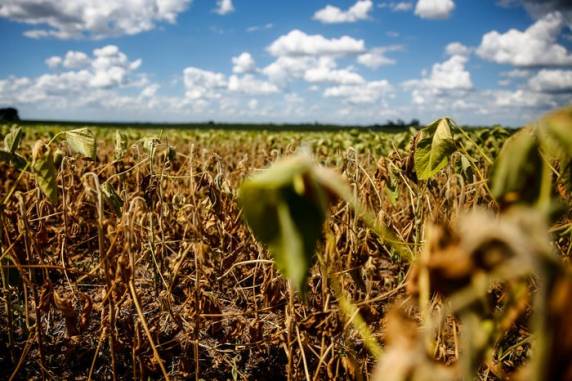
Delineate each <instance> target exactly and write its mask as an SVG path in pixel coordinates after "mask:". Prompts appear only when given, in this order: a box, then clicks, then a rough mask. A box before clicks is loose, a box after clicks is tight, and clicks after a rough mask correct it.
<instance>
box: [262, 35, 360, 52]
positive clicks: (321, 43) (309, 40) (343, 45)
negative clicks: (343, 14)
mask: <svg viewBox="0 0 572 381" xmlns="http://www.w3.org/2000/svg"><path fill="white" fill-rule="evenodd" d="M267 50H268V52H269V53H270V54H272V55H273V56H278V57H280V56H321V55H340V56H341V55H348V54H357V53H361V52H363V51H364V50H365V44H364V41H363V40H356V39H354V38H352V37H349V36H342V37H340V38H332V39H328V38H326V37H324V36H322V35H320V34H315V35H308V34H306V33H304V32H302V31H300V30H297V29H295V30H293V31H291V32H290V33H288V34H287V35H283V36H280V37H279V38H278V39H276V40H275V41H274V42H273V43H272V44H271V45H270V46H269V47H268V48H267Z"/></svg>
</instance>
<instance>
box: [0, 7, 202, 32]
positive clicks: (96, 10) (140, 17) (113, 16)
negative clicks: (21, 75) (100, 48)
mask: <svg viewBox="0 0 572 381" xmlns="http://www.w3.org/2000/svg"><path fill="white" fill-rule="evenodd" d="M190 2H191V0H138V1H124V0H105V1H101V0H73V1H61V0H3V1H2V3H1V4H0V17H4V18H7V19H10V20H13V21H17V22H21V23H25V24H30V25H34V26H35V27H36V28H37V29H32V30H28V31H26V32H25V33H24V34H25V35H26V36H28V37H31V38H44V37H55V38H59V39H75V38H85V37H87V38H93V39H101V38H106V37H113V36H120V35H133V34H137V33H141V32H144V31H148V30H151V29H153V28H155V26H156V24H157V23H158V22H168V23H174V22H175V21H176V18H177V15H178V14H180V13H181V12H183V11H184V10H185V9H186V8H187V7H188V6H189V4H190Z"/></svg>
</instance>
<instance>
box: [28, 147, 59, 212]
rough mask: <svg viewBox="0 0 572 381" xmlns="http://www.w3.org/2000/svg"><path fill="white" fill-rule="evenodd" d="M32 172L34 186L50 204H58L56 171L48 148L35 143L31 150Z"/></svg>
mask: <svg viewBox="0 0 572 381" xmlns="http://www.w3.org/2000/svg"><path fill="white" fill-rule="evenodd" d="M32 157H33V161H32V171H33V173H34V177H35V179H36V184H37V185H38V187H39V188H40V190H41V191H42V193H44V195H45V196H46V197H47V198H48V200H50V202H51V203H52V204H56V203H57V202H58V186H57V182H56V177H57V171H56V167H55V166H54V162H53V159H52V154H51V152H50V148H49V146H47V145H45V144H44V143H43V142H42V141H38V142H36V144H35V145H34V148H33V149H32Z"/></svg>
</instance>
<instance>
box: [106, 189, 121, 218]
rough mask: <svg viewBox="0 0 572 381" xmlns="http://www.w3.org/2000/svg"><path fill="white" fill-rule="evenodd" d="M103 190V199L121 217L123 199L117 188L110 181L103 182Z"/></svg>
mask: <svg viewBox="0 0 572 381" xmlns="http://www.w3.org/2000/svg"><path fill="white" fill-rule="evenodd" d="M101 192H102V193H103V199H104V201H105V203H106V204H107V205H109V206H110V207H111V208H112V209H113V212H114V213H115V214H116V215H118V216H119V217H121V209H122V208H123V200H122V199H121V197H120V196H119V195H118V194H117V192H115V189H113V187H112V186H111V184H109V183H103V185H102V186H101Z"/></svg>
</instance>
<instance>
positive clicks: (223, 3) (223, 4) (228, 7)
mask: <svg viewBox="0 0 572 381" xmlns="http://www.w3.org/2000/svg"><path fill="white" fill-rule="evenodd" d="M215 12H216V13H217V14H219V15H221V16H224V15H227V14H229V13H232V12H234V5H233V4H232V0H217V8H216V10H215Z"/></svg>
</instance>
